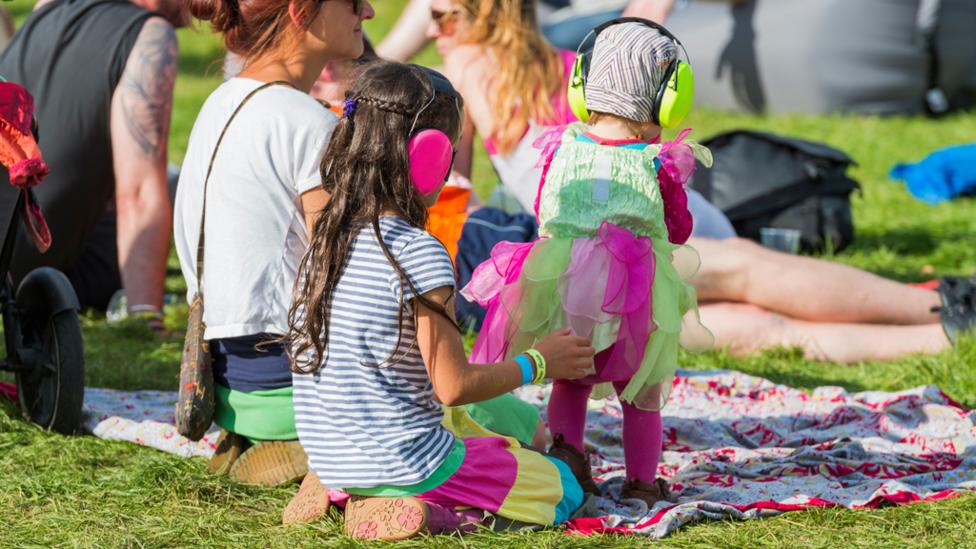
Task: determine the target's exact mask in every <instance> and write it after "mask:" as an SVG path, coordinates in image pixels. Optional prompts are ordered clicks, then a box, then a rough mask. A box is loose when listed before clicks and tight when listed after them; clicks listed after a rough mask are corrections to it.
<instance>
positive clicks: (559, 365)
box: [535, 328, 596, 379]
mask: <svg viewBox="0 0 976 549" xmlns="http://www.w3.org/2000/svg"><path fill="white" fill-rule="evenodd" d="M535 349H536V350H537V351H539V352H540V353H542V356H543V357H544V358H545V359H546V377H548V378H552V379H579V378H581V377H585V376H587V375H589V374H592V373H593V355H594V354H595V353H596V350H595V349H594V348H593V347H592V346H591V345H590V340H589V338H585V337H580V336H574V335H572V333H571V332H570V330H569V328H561V329H559V330H555V331H553V332H552V333H551V334H549V335H547V336H546V337H544V338H542V340H541V341H539V343H538V344H537V345H536V346H535Z"/></svg>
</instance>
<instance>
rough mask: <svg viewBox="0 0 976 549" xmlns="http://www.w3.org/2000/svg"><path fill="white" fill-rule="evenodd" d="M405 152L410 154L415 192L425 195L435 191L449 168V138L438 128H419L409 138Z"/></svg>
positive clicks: (450, 153) (451, 147) (450, 155)
mask: <svg viewBox="0 0 976 549" xmlns="http://www.w3.org/2000/svg"><path fill="white" fill-rule="evenodd" d="M407 153H408V154H409V155H410V179H411V180H412V181H413V184H414V186H415V187H416V188H417V192H419V193H420V194H423V195H427V194H430V193H432V192H434V191H436V190H437V187H439V186H440V184H441V183H442V182H443V181H444V180H445V179H446V178H447V171H448V170H450V169H451V160H452V159H453V157H454V147H453V146H452V145H451V139H450V138H449V137H448V136H447V134H446V133H444V132H442V131H440V130H435V129H426V130H421V131H419V132H417V133H415V134H414V136H413V137H411V138H410V143H409V144H408V145H407Z"/></svg>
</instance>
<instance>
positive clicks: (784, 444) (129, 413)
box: [85, 370, 976, 537]
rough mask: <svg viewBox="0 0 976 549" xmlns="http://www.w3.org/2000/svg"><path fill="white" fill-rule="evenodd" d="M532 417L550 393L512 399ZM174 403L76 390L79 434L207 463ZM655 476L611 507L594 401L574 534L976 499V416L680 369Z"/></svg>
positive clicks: (614, 452) (609, 438) (603, 429)
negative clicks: (585, 487) (589, 475)
mask: <svg viewBox="0 0 976 549" xmlns="http://www.w3.org/2000/svg"><path fill="white" fill-rule="evenodd" d="M517 393H518V394H519V396H520V397H522V398H523V399H525V400H527V401H528V402H531V403H533V404H535V405H537V406H539V407H540V408H541V409H542V410H543V412H545V406H544V403H545V402H546V399H547V398H548V393H549V388H548V387H539V386H529V387H522V388H520V389H519V390H518V391H517ZM175 399H176V393H167V392H159V391H140V392H126V391H113V390H107V389H88V390H86V393H85V400H86V403H85V409H86V410H87V411H89V412H90V415H89V419H88V421H87V422H86V429H87V430H89V431H90V432H92V433H94V434H95V435H96V436H100V437H103V438H111V439H114V440H130V441H132V442H136V443H138V444H143V445H146V446H152V447H154V448H157V449H160V450H164V451H167V452H172V453H175V454H178V455H184V456H191V455H193V456H204V457H205V456H207V455H210V453H212V451H213V442H212V441H213V437H214V434H213V433H211V434H209V435H208V437H207V438H205V439H204V440H203V441H201V442H199V443H192V442H189V441H187V440H185V439H182V437H180V436H179V435H178V434H176V432H175V428H174V427H173V426H172V425H171V423H172V420H173V418H172V410H173V402H174V401H175ZM663 417H664V429H665V431H664V454H663V459H662V460H661V465H660V468H659V474H661V475H662V476H663V477H665V478H666V479H667V480H668V482H669V483H670V484H671V487H672V490H673V492H674V493H675V494H676V496H677V499H678V501H677V503H676V504H669V503H665V502H662V503H658V504H657V505H656V506H655V507H654V508H652V509H648V508H647V506H646V505H645V504H644V503H643V502H641V501H637V500H625V501H621V500H620V488H621V485H622V483H623V480H624V479H623V476H624V465H623V452H622V449H621V445H620V424H621V419H620V406H619V405H618V403H617V402H616V401H614V400H607V401H594V402H592V403H591V408H590V410H589V412H588V415H587V431H586V444H587V445H588V446H590V447H592V448H593V450H594V453H593V456H592V465H593V469H594V475H595V476H596V478H597V480H598V482H599V483H600V486H601V489H602V491H603V497H597V498H590V499H589V500H588V501H587V502H586V503H585V504H584V506H583V508H582V509H581V510H580V512H579V513H577V515H576V516H577V518H574V519H573V520H572V521H570V524H569V528H570V529H572V530H574V531H578V532H581V533H589V532H621V533H636V534H643V535H648V536H652V537H663V536H666V535H668V534H669V533H671V532H674V531H675V530H677V529H678V528H681V527H682V526H685V525H687V524H691V523H693V522H696V521H700V520H719V519H728V518H735V519H753V518H761V517H766V516H772V515H776V514H779V513H781V512H784V511H795V510H801V509H805V508H811V507H826V506H843V507H847V508H850V509H858V508H873V507H878V506H880V505H885V504H904V503H911V502H916V501H923V500H936V499H943V498H948V497H952V496H954V495H957V494H958V493H960V492H961V491H965V490H969V489H972V488H974V487H976V414H974V413H973V412H971V411H969V410H966V409H964V408H962V407H961V406H959V405H958V404H957V403H955V402H954V401H953V400H952V399H951V398H949V397H948V396H947V395H946V394H945V393H943V392H942V391H940V390H939V389H938V388H936V387H918V388H915V389H909V390H905V391H899V392H894V393H888V392H879V391H866V392H861V393H848V392H846V391H845V390H843V389H842V388H839V387H819V388H817V389H816V390H814V391H813V392H812V393H810V394H807V393H805V392H803V391H800V390H797V389H794V388H791V387H787V386H784V385H778V384H775V383H772V382H770V381H768V380H765V379H762V378H758V377H753V376H749V375H746V374H742V373H739V372H733V371H689V370H679V371H678V376H677V377H676V379H675V384H674V390H673V392H672V393H671V398H670V401H669V403H668V405H667V407H665V408H664V412H663Z"/></svg>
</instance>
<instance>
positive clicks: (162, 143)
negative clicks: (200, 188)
mask: <svg viewBox="0 0 976 549" xmlns="http://www.w3.org/2000/svg"><path fill="white" fill-rule="evenodd" d="M177 57H178V53H177V43H176V32H175V31H174V30H173V27H172V25H170V24H169V23H167V22H166V21H164V20H163V19H161V18H159V17H151V18H149V19H148V20H146V23H145V24H144V25H143V27H142V31H140V33H139V37H138V38H137V39H136V43H135V46H134V47H133V48H132V52H131V53H130V54H129V59H128V60H127V61H126V64H125V70H124V71H123V73H122V79H121V81H120V82H119V85H118V87H117V88H116V90H115V93H116V94H119V97H118V99H119V100H120V102H121V106H122V109H123V112H124V115H125V121H126V126H127V127H128V130H129V133H130V135H131V136H132V138H133V139H134V140H135V141H136V143H138V145H139V149H140V150H141V151H142V152H143V153H144V154H146V155H147V156H153V157H160V156H162V157H165V155H166V139H167V136H168V134H169V121H170V111H171V110H172V108H173V84H174V82H175V80H176V69H177Z"/></svg>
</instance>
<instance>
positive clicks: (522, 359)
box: [515, 355, 535, 385]
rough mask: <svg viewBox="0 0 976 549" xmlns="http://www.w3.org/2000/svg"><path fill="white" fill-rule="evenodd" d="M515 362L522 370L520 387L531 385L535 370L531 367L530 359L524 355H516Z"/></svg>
mask: <svg viewBox="0 0 976 549" xmlns="http://www.w3.org/2000/svg"><path fill="white" fill-rule="evenodd" d="M515 362H517V363H518V365H519V368H521V369H522V385H528V384H529V383H532V378H533V377H535V368H534V367H533V366H532V359H530V358H529V357H528V356H526V355H518V356H516V357H515Z"/></svg>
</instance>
